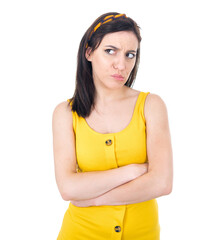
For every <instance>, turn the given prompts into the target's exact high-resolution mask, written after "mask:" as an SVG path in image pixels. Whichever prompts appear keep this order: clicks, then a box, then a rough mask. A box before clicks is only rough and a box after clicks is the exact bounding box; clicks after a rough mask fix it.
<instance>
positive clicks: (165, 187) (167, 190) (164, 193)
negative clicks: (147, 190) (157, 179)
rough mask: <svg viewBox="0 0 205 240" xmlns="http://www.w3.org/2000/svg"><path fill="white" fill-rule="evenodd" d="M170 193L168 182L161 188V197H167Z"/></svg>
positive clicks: (170, 188) (170, 185)
mask: <svg viewBox="0 0 205 240" xmlns="http://www.w3.org/2000/svg"><path fill="white" fill-rule="evenodd" d="M171 192H172V182H168V183H166V184H164V186H163V195H169V194H170V193H171Z"/></svg>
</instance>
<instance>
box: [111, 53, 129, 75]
mask: <svg viewBox="0 0 205 240" xmlns="http://www.w3.org/2000/svg"><path fill="white" fill-rule="evenodd" d="M114 68H115V69H118V70H120V71H122V70H125V68H126V64H125V57H124V56H123V55H121V54H119V55H118V56H116V59H115V62H114Z"/></svg>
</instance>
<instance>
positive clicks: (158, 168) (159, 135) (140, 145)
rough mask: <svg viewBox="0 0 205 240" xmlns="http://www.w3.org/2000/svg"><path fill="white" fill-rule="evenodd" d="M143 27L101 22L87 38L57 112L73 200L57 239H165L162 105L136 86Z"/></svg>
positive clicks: (61, 183)
mask: <svg viewBox="0 0 205 240" xmlns="http://www.w3.org/2000/svg"><path fill="white" fill-rule="evenodd" d="M140 41H141V37H140V31H139V27H138V25H137V24H136V23H135V22H134V21H133V20H132V19H131V18H129V17H127V16H126V15H125V14H119V13H115V12H112V13H107V14H104V15H102V16H100V17H99V18H98V19H97V20H96V21H95V22H94V23H93V24H92V25H91V27H90V28H89V29H88V30H87V31H86V33H85V35H84V36H83V38H82V40H81V43H80V47H79V52H78V65H77V75H76V89H75V93H74V96H73V97H72V98H70V99H68V100H67V101H64V102H62V103H60V104H58V105H57V106H56V108H55V110H54V112H53V148H54V162H55V176H56V182H57V186H58V188H59V191H60V193H61V196H62V198H63V199H64V200H65V201H70V204H69V207H68V210H67V211H66V213H65V215H64V219H63V223H62V227H61V230H60V232H59V235H58V238H57V239H58V240H60V239H61V240H66V239H69V240H78V239H79V240H88V239H89V240H91V239H93V240H94V239H99V240H101V239H106V240H107V239H124V240H132V239H133V240H136V239H137V240H142V239H143V240H144V239H147V240H157V239H159V238H160V225H159V219H158V205H157V201H156V199H155V198H157V197H160V196H163V195H167V194H169V193H170V192H171V191H172V178H173V177H172V176H173V170H172V147H171V139H170V132H169V125H168V116H167V110H166V106H165V103H164V102H163V100H162V99H161V98H160V97H159V96H158V95H156V94H151V93H150V92H140V91H138V90H134V89H132V88H131V86H132V85H133V83H134V79H135V77H136V73H137V69H138V64H139V58H140Z"/></svg>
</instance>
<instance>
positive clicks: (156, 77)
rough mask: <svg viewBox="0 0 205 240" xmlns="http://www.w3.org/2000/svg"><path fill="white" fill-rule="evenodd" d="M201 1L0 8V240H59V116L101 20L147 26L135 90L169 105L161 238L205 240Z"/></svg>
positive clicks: (39, 2)
mask: <svg viewBox="0 0 205 240" xmlns="http://www.w3.org/2000/svg"><path fill="white" fill-rule="evenodd" d="M202 3H203V2H202V1H199V0H195V1H185V0H184V1H183V0H181V1H179V0H172V1H163V0H155V1H151V0H147V1H143V0H141V1H136V0H135V1H121V0H117V1H116V0H113V1H110V0H109V1H106V0H104V1H101V2H96V1H78V0H76V1H74V2H70V1H52V0H50V1H48V0H35V1H26V0H24V1H23V0H19V1H10V0H3V1H1V2H0V35H1V36H0V80H1V82H0V113H1V118H0V121H1V123H0V148H1V149H0V193H1V197H0V201H1V202H0V221H1V223H0V239H4V240H7V239H9V240H10V239H22V240H27V239H29V240H36V239H39V240H41V239H42V240H45V239H49V240H52V239H53V240H55V239H56V238H57V235H58V232H59V230H60V227H61V224H62V220H63V216H64V213H65V211H66V209H67V207H68V204H69V202H66V201H64V200H63V199H62V198H61V196H60V193H59V191H58V189H57V185H56V182H55V176H54V160H53V149H52V113H53V110H54V108H55V106H56V105H57V104H59V103H60V102H62V101H65V100H67V99H68V98H69V97H71V96H72V95H73V92H74V86H75V71H76V55H77V49H78V46H79V42H80V40H81V37H82V36H83V34H84V32H85V31H86V30H87V28H88V27H89V26H90V25H91V23H92V22H93V21H94V20H95V19H96V18H97V17H98V16H99V15H101V14H103V13H105V12H110V11H118V12H120V13H126V14H127V16H130V17H132V18H133V19H134V20H135V21H136V22H137V23H138V24H139V26H140V27H141V35H142V43H141V61H140V67H139V72H138V75H137V79H136V82H135V85H134V89H137V90H140V91H150V92H151V93H155V94H158V95H159V96H161V97H162V99H163V100H164V101H165V103H166V105H167V109H168V114H169V123H170V130H171V137H172V147H173V155H174V187H173V192H172V193H171V194H170V195H168V196H164V197H160V198H158V204H159V216H160V225H161V239H162V240H173V239H177V240H178V239H179V240H181V239H186V240H189V239H190V240H193V239H205V233H204V214H205V207H204V202H205V197H204V194H203V192H204V183H205V177H204V167H205V157H204V147H205V144H204V142H205V141H204V134H205V127H204V122H205V116H204V115H205V114H204V103H205V97H204V94H203V92H204V91H203V90H204V87H203V86H204V82H205V73H204V61H205V59H204V56H205V47H204V43H205V34H204V22H205V17H204V10H203V5H202Z"/></svg>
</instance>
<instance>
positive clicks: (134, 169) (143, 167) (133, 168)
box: [127, 163, 148, 178]
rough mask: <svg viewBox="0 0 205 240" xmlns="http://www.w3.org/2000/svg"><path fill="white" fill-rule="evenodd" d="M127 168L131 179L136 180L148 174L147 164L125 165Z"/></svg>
mask: <svg viewBox="0 0 205 240" xmlns="http://www.w3.org/2000/svg"><path fill="white" fill-rule="evenodd" d="M127 167H128V168H129V171H130V172H131V173H132V175H133V178H138V177H140V176H142V175H143V174H145V173H147V172H148V163H140V164H137V163H133V164H129V165H127Z"/></svg>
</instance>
